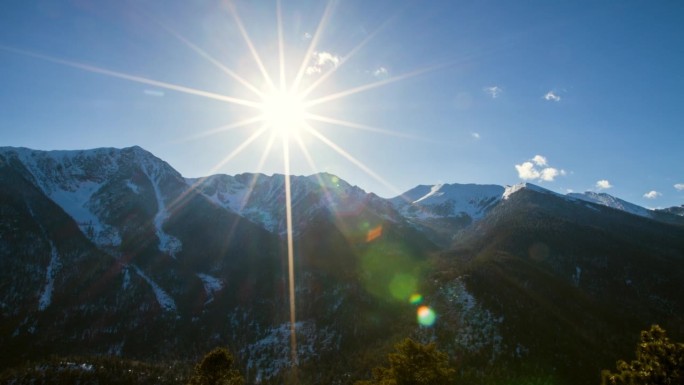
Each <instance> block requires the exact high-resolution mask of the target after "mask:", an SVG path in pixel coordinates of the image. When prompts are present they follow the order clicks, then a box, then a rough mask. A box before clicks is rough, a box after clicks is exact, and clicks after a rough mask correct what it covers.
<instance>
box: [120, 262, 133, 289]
mask: <svg viewBox="0 0 684 385" xmlns="http://www.w3.org/2000/svg"><path fill="white" fill-rule="evenodd" d="M129 287H131V273H130V271H129V270H128V267H124V270H123V282H122V283H121V288H122V289H123V290H126V289H128V288H129Z"/></svg>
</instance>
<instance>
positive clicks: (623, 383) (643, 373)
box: [601, 325, 684, 385]
mask: <svg viewBox="0 0 684 385" xmlns="http://www.w3.org/2000/svg"><path fill="white" fill-rule="evenodd" d="M601 383H602V384H603V385H661V384H662V385H680V384H684V344H682V343H675V342H670V339H669V338H667V336H666V335H665V330H663V329H662V328H661V327H660V326H658V325H653V326H651V329H650V330H648V331H646V330H644V331H642V332H641V341H640V342H639V343H638V344H637V347H636V360H633V361H632V362H630V363H627V362H625V361H623V360H620V361H618V362H617V372H616V373H611V372H610V371H609V370H604V371H603V372H602V373H601Z"/></svg>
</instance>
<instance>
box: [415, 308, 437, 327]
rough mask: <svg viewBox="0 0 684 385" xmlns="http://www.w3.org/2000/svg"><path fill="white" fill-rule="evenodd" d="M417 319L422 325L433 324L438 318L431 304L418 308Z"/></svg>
mask: <svg viewBox="0 0 684 385" xmlns="http://www.w3.org/2000/svg"><path fill="white" fill-rule="evenodd" d="M417 319H418V323H419V324H420V325H421V326H432V325H434V324H435V320H437V314H435V311H434V310H432V309H431V308H430V307H429V306H421V307H419V308H418V317H417Z"/></svg>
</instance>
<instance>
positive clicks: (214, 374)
mask: <svg viewBox="0 0 684 385" xmlns="http://www.w3.org/2000/svg"><path fill="white" fill-rule="evenodd" d="M233 361H234V358H233V355H232V354H230V352H229V351H228V350H227V349H226V348H216V349H214V350H212V351H211V352H209V353H207V355H205V356H204V358H203V359H202V362H200V363H199V364H197V365H196V366H195V374H194V375H193V376H192V378H190V382H188V385H242V384H243V382H244V379H243V378H242V375H241V374H240V372H239V371H237V370H236V369H233V368H232V366H233Z"/></svg>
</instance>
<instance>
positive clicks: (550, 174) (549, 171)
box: [539, 167, 565, 182]
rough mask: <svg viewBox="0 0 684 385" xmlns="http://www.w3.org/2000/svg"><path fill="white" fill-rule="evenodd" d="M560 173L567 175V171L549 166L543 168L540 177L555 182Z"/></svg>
mask: <svg viewBox="0 0 684 385" xmlns="http://www.w3.org/2000/svg"><path fill="white" fill-rule="evenodd" d="M558 175H565V171H563V170H557V169H555V168H553V167H547V168H545V169H542V170H541V176H540V178H539V179H541V180H543V181H546V182H553V180H554V179H556V177H557V176H558Z"/></svg>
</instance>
